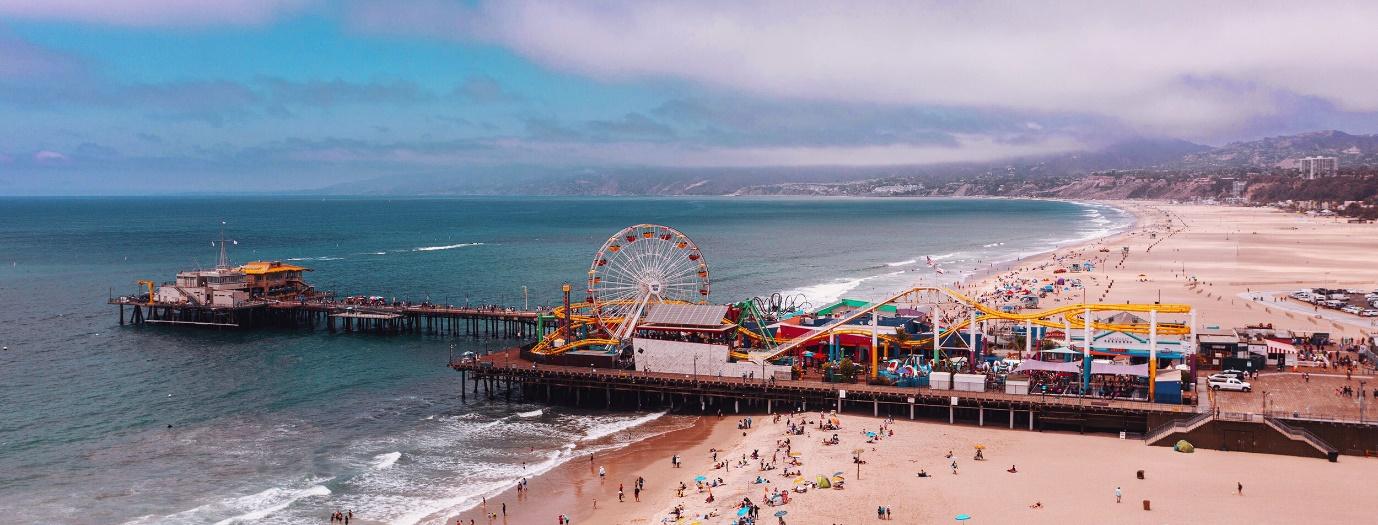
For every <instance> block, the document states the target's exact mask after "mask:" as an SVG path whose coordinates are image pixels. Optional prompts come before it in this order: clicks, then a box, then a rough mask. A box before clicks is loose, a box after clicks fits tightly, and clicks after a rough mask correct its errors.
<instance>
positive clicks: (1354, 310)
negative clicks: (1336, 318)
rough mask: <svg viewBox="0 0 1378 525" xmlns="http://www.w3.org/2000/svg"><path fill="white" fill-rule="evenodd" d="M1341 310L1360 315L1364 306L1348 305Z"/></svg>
mask: <svg viewBox="0 0 1378 525" xmlns="http://www.w3.org/2000/svg"><path fill="white" fill-rule="evenodd" d="M1340 311H1341V312H1344V313H1347V314H1354V315H1359V312H1362V311H1364V309H1363V308H1359V307H1357V306H1346V307H1344V308H1341V309H1340Z"/></svg>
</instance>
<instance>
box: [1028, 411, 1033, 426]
mask: <svg viewBox="0 0 1378 525" xmlns="http://www.w3.org/2000/svg"><path fill="white" fill-rule="evenodd" d="M1029 430H1033V411H1032V410H1030V411H1029Z"/></svg>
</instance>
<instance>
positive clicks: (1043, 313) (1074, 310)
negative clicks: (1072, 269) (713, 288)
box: [734, 286, 1192, 361]
mask: <svg viewBox="0 0 1378 525" xmlns="http://www.w3.org/2000/svg"><path fill="white" fill-rule="evenodd" d="M914 293H939V294H942V295H946V296H947V297H948V298H950V299H952V300H953V301H955V302H957V303H960V304H962V305H964V306H966V307H968V308H972V309H974V310H976V311H977V312H980V314H981V316H980V317H977V318H976V321H978V322H979V321H984V320H990V319H1000V320H1006V321H1027V322H1029V323H1030V324H1034V325H1038V326H1045V327H1049V328H1071V329H1084V328H1086V321H1085V319H1083V316H1084V315H1085V312H1087V311H1092V312H1104V311H1113V312H1152V311H1157V312H1160V313H1167V314H1185V313H1190V312H1191V311H1192V308H1191V305H1186V304H1100V303H1095V304H1069V305H1064V306H1059V307H1056V308H1050V309H1047V310H1039V311H1036V312H1029V313H1007V312H1002V311H1000V310H997V309H995V308H991V307H989V306H986V305H984V304H982V303H980V302H978V301H976V300H974V299H972V298H970V297H967V296H966V295H963V294H961V293H959V292H956V291H953V290H951V289H948V288H938V287H930V286H921V287H916V288H910V289H908V290H905V291H903V292H900V293H897V294H895V295H893V296H891V297H890V298H888V299H885V300H883V301H879V302H874V303H871V304H870V305H868V306H866V307H864V308H860V309H857V310H854V311H852V312H850V313H848V314H847V315H845V316H843V317H842V318H840V319H838V320H837V321H835V322H833V323H830V324H829V325H828V327H825V328H821V329H818V330H815V331H814V332H812V333H809V334H806V335H803V336H800V337H795V338H793V339H789V340H787V341H780V343H781V345H780V346H779V347H776V348H775V350H774V351H773V352H771V353H769V354H764V355H760V354H758V355H757V356H754V357H755V358H756V359H764V360H766V361H773V360H775V359H779V358H780V357H781V356H784V355H786V354H788V353H789V352H790V351H791V350H794V349H795V348H797V347H799V346H801V345H805V344H808V343H811V342H814V341H818V340H820V339H822V338H824V337H828V336H829V335H831V334H844V335H845V334H854V335H865V336H868V337H869V336H870V335H871V329H870V328H869V327H863V326H860V325H852V324H850V323H851V322H852V321H855V320H857V319H859V318H861V317H862V316H865V315H867V314H869V313H871V312H872V311H875V310H876V309H877V308H880V307H881V306H883V305H886V304H889V303H892V302H896V301H899V300H900V299H902V298H904V297H905V296H907V295H910V294H914ZM1059 316H1060V317H1062V318H1063V320H1064V321H1065V322H1063V323H1058V322H1055V321H1050V320H1048V318H1050V317H1059ZM971 322H972V320H971V319H970V318H968V319H963V320H962V321H960V322H958V323H956V324H954V325H951V326H947V327H945V328H947V329H948V331H949V332H955V331H957V330H961V329H964V328H967V327H969V326H970V325H971ZM1090 328H1091V329H1093V330H1112V331H1119V332H1127V333H1136V334H1146V333H1148V332H1149V331H1150V330H1151V327H1150V326H1149V325H1148V324H1143V323H1102V322H1097V321H1094V320H1093V321H1091V326H1090ZM1190 333H1191V327H1189V326H1186V325H1184V324H1181V323H1159V324H1158V326H1157V334H1158V335H1187V334H1190ZM876 337H877V339H885V340H886V341H887V342H890V343H892V344H894V343H899V344H901V345H902V346H904V347H917V346H924V345H927V344H930V343H932V341H933V338H932V337H928V338H926V339H918V340H909V341H899V340H898V338H895V337H893V336H888V335H877V336H876ZM734 355H735V354H734Z"/></svg>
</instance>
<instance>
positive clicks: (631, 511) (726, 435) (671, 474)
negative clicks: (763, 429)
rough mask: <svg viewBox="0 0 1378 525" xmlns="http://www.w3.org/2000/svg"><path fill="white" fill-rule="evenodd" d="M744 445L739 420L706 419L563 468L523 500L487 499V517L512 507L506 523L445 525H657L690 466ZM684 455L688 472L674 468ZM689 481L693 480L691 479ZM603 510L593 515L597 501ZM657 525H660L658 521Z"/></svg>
mask: <svg viewBox="0 0 1378 525" xmlns="http://www.w3.org/2000/svg"><path fill="white" fill-rule="evenodd" d="M741 440H742V435H741V431H739V430H736V425H735V418H731V417H724V418H723V419H722V420H719V419H718V418H717V417H716V416H702V417H700V418H699V419H698V420H697V421H695V422H694V424H693V425H692V426H690V427H688V428H684V429H681V430H676V431H672V432H667V433H665V434H661V435H659V436H655V437H652V438H649V439H646V440H644V441H640V442H637V443H634V444H632V445H629V446H627V447H624V448H621V449H618V450H614V451H610V452H606V453H601V454H598V455H596V456H594V458H593V461H592V462H590V461H589V459H588V458H587V457H579V458H575V459H573V460H571V461H570V462H569V463H566V464H564V465H560V466H559V467H556V468H555V469H553V470H551V471H550V472H547V473H545V474H543V475H541V476H537V477H535V478H531V479H529V480H528V482H527V487H528V488H529V491H527V493H526V494H524V495H522V496H521V497H520V498H519V497H518V494H517V491H516V488H515V487H513V488H511V489H508V490H506V491H503V492H502V493H501V494H499V495H497V496H494V497H491V498H488V512H497V513H499V514H500V513H501V510H500V509H501V507H502V504H503V503H504V502H506V503H507V517H506V518H505V519H504V518H502V516H499V517H498V519H496V520H492V521H489V519H488V518H487V517H485V515H484V514H485V511H484V509H483V508H481V507H476V508H474V509H471V510H469V511H467V512H464V513H461V514H460V515H458V516H452V517H451V518H450V519H448V520H447V521H446V523H456V520H460V521H459V522H460V523H463V524H466V525H467V524H468V523H469V520H471V519H472V520H474V523H475V524H476V525H488V524H501V525H524V524H527V523H555V520H556V517H557V516H559V515H560V514H564V515H566V516H569V517H570V520H571V522H572V523H576V524H588V523H598V524H610V525H611V524H634V523H652V520H649V519H648V518H647V516H649V515H651V514H653V513H654V512H655V511H656V510H657V509H659V508H661V507H664V506H665V505H667V504H668V503H669V501H670V500H671V498H672V497H673V495H674V490H673V486H672V484H671V483H670V481H671V480H675V483H678V479H679V478H680V477H684V474H685V473H687V472H689V471H690V467H689V466H688V465H690V464H697V463H698V461H690V459H691V458H692V459H694V460H697V459H700V458H706V457H708V454H709V452H708V450H709V449H710V448H719V449H723V448H729V447H732V446H734V445H735V444H736V443H737V442H739V441H741ZM675 454H679V455H680V457H681V462H682V463H684V464H685V467H684V468H680V469H675V468H671V466H670V457H671V456H673V455H675ZM599 466H603V467H604V468H605V469H606V470H607V476H606V477H605V478H604V479H601V480H600V479H599V478H598V467H599ZM638 476H640V477H643V478H645V479H646V490H645V491H643V492H642V494H641V501H640V502H637V501H635V498H634V497H633V493H632V492H633V491H632V487H633V485H634V483H635V480H636V478H637V477H638ZM689 477H690V478H692V477H693V475H690V476H689ZM619 483H621V484H622V485H623V486H624V488H625V492H626V499H625V501H623V502H621V503H619V502H618V501H617V486H618V484H619ZM595 499H596V500H598V508H597V509H594V508H593V504H594V500H595ZM654 523H659V520H658V519H657V520H655V521H654Z"/></svg>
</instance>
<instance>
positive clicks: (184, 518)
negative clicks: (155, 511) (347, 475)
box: [126, 478, 330, 525]
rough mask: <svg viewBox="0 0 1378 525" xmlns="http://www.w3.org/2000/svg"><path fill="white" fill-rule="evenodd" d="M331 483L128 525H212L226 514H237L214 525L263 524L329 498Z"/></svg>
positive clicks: (277, 489) (275, 491) (263, 494)
mask: <svg viewBox="0 0 1378 525" xmlns="http://www.w3.org/2000/svg"><path fill="white" fill-rule="evenodd" d="M326 481H329V479H328V478H327V479H324V480H313V481H312V483H314V484H312V485H310V486H308V487H305V488H300V489H292V488H284V487H273V488H270V489H267V490H264V491H261V492H258V493H255V494H250V495H247V496H238V497H232V498H226V499H223V500H220V501H217V502H214V503H207V504H205V505H202V506H200V507H196V508H194V509H191V510H185V511H182V512H178V513H176V514H171V515H167V516H143V517H141V518H138V519H135V520H133V521H130V522H128V523H127V524H126V525H142V524H144V523H211V520H213V519H215V516H217V515H219V516H223V515H225V514H227V513H231V512H238V514H235V515H232V516H230V517H228V518H223V519H220V520H218V521H214V522H213V523H215V525H231V524H234V523H251V522H255V521H259V520H262V519H263V518H266V517H268V516H269V515H271V514H273V513H274V512H278V511H280V510H282V509H285V508H287V507H288V506H290V505H292V504H293V503H296V502H297V501H299V500H302V499H306V498H311V497H318V496H329V495H330V489H329V488H327V487H326V486H325V485H322V484H320V483H324V482H326Z"/></svg>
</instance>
